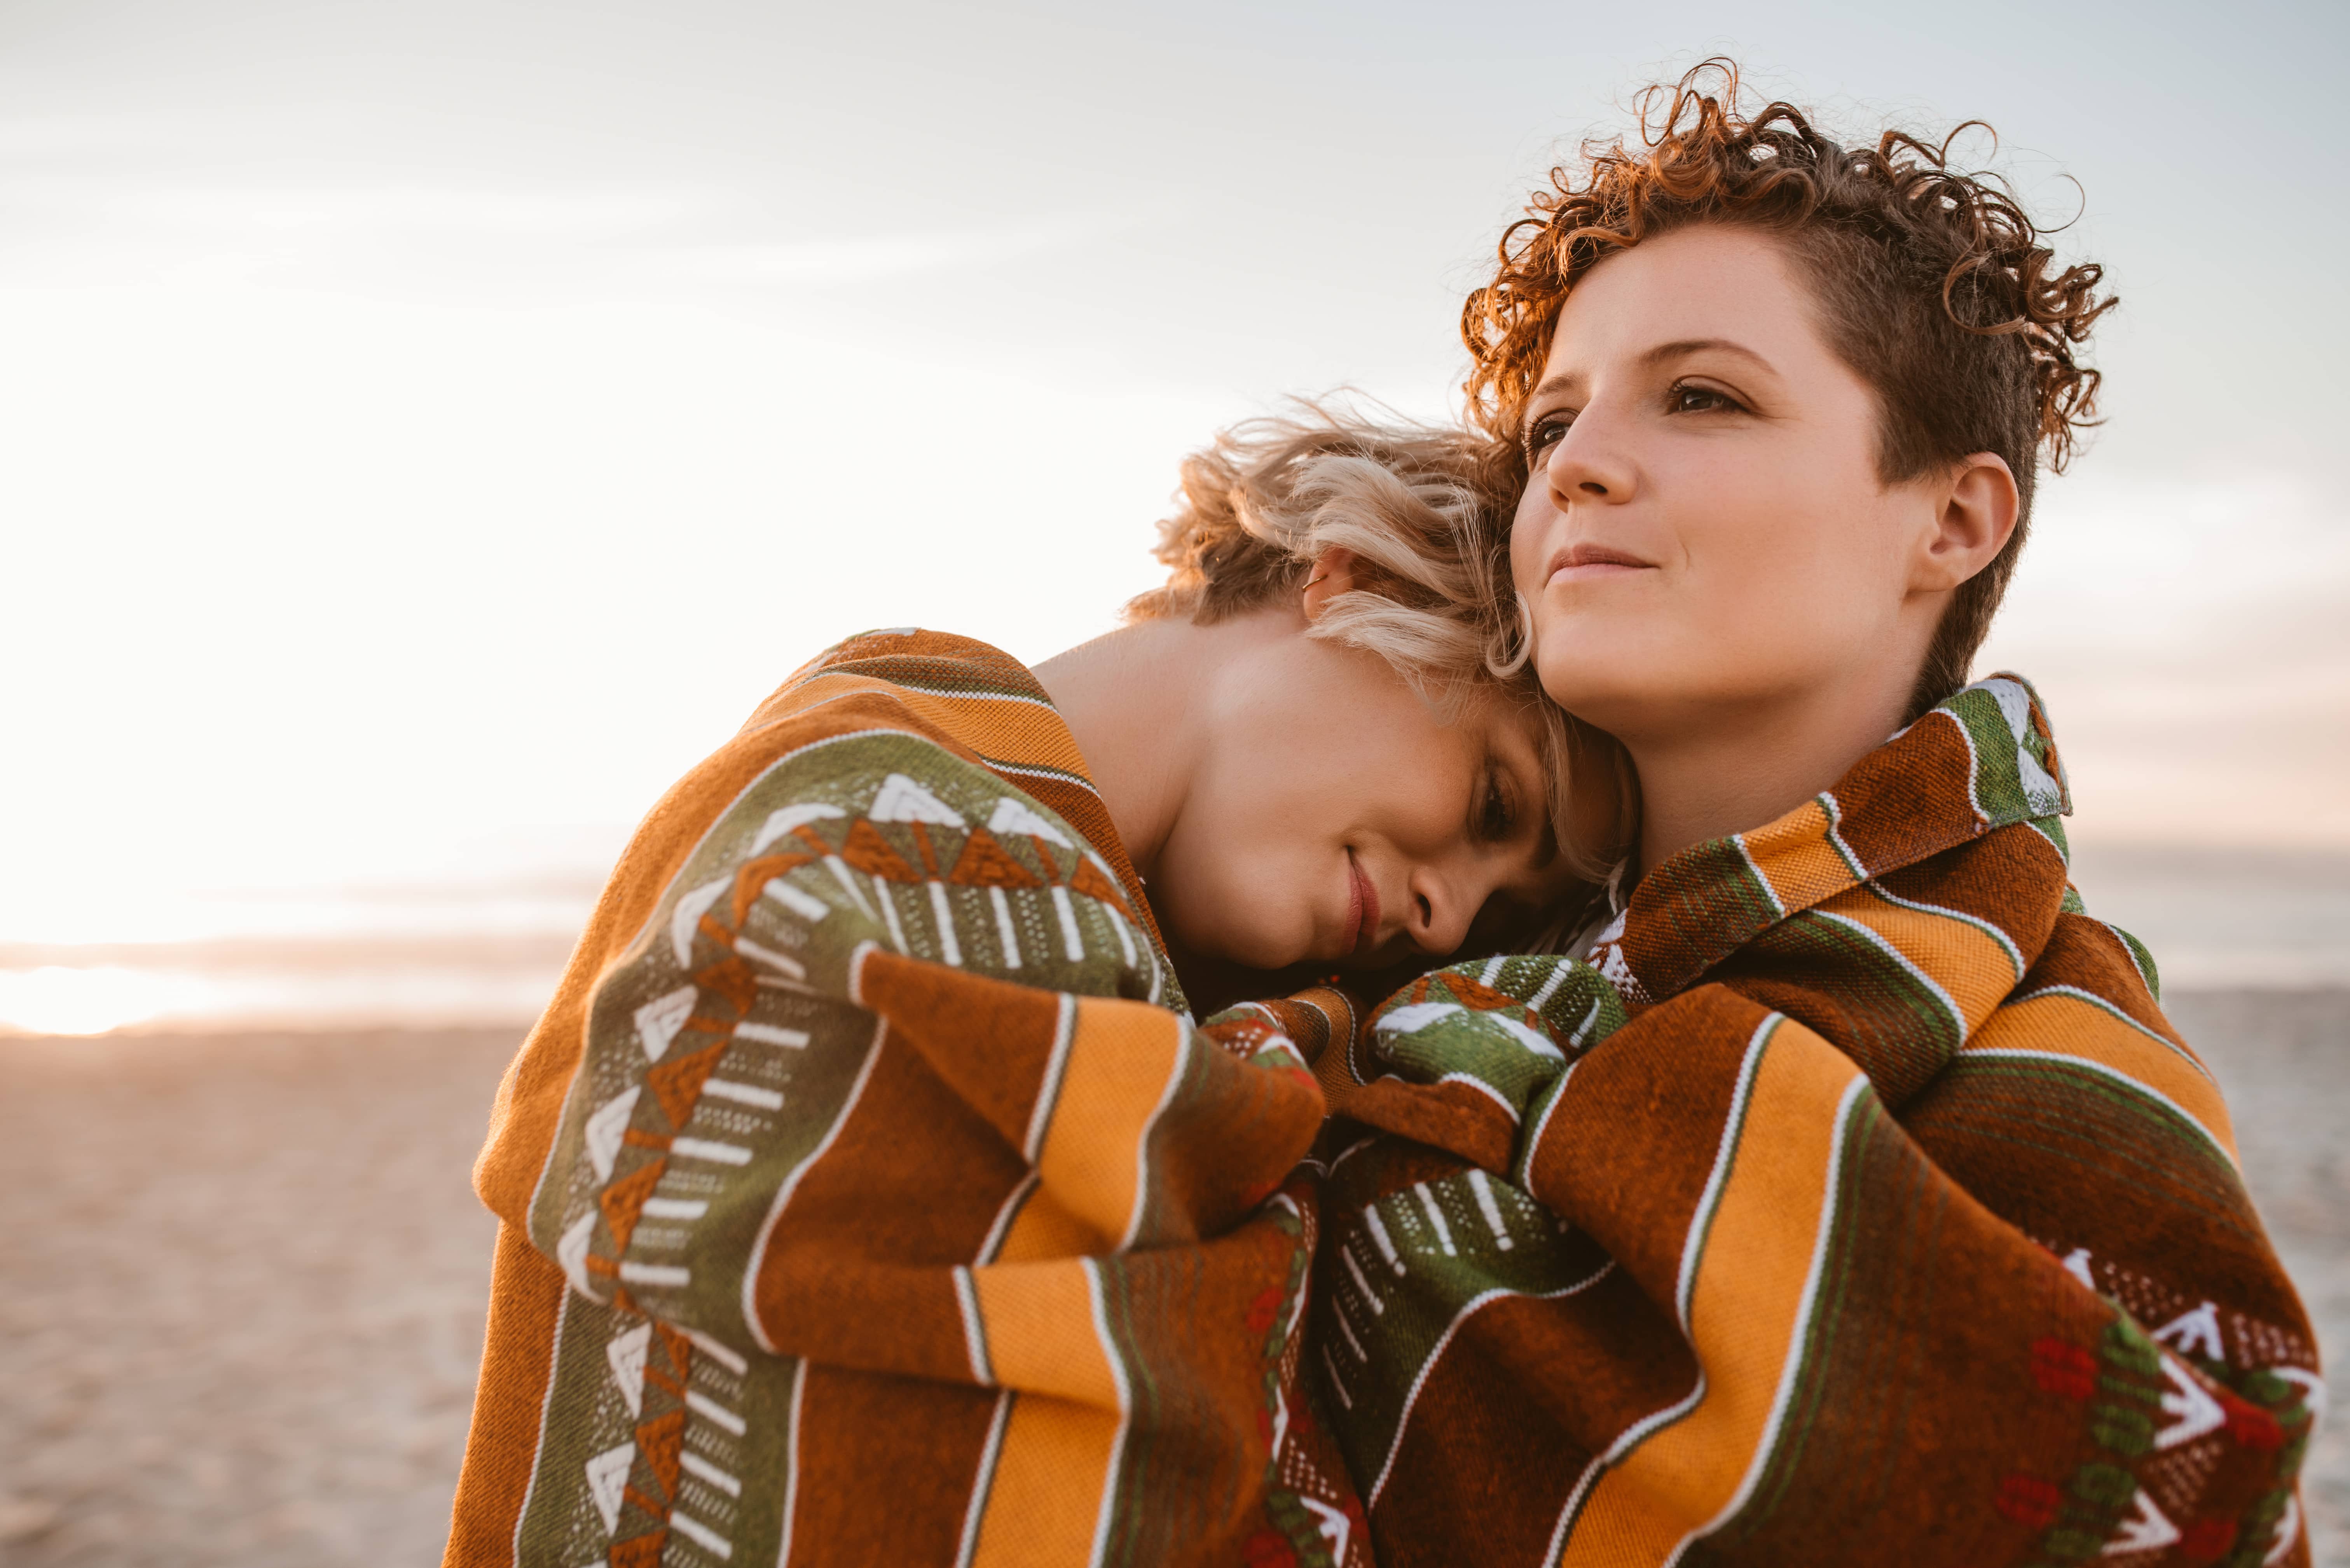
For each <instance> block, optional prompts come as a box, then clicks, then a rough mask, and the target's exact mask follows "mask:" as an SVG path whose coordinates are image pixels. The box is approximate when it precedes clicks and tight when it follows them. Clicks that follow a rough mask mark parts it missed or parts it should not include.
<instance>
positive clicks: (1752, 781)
mask: <svg viewBox="0 0 2350 1568" xmlns="http://www.w3.org/2000/svg"><path fill="white" fill-rule="evenodd" d="M1907 707H1908V686H1907V685H1906V684H1905V685H1901V686H1899V687H1894V686H1892V685H1891V684H1890V683H1889V682H1887V681H1885V680H1882V679H1879V680H1874V681H1870V682H1867V683H1866V684H1864V685H1858V686H1855V687H1846V688H1843V689H1837V688H1834V687H1831V688H1829V689H1826V690H1814V691H1805V692H1802V693H1798V694H1795V695H1793V696H1791V697H1789V698H1787V699H1785V700H1783V701H1746V702H1741V703H1738V704H1735V705H1729V706H1725V707H1724V708H1722V709H1718V710H1711V711H1706V712H1704V713H1703V714H1702V715H1701V716H1700V717H1699V718H1698V719H1696V720H1695V722H1683V723H1678V724H1672V725H1668V726H1659V728H1658V729H1656V730H1653V731H1646V732H1638V733H1635V734H1629V735H1623V736H1622V737H1621V739H1622V740H1623V741H1624V744H1625V748H1626V750H1627V751H1628V752H1630V753H1631V755H1632V762H1633V765H1634V766H1635V767H1636V768H1638V771H1639V775H1640V858H1639V868H1640V869H1641V870H1643V871H1646V870H1648V869H1651V868H1653V867H1658V866H1660V865H1662V864H1663V863H1664V862H1665V861H1667V860H1669V859H1670V858H1671V857H1673V856H1675V855H1678V854H1679V853H1680V852H1681V851H1682V850H1684V849H1687V848H1688V847H1690V846H1691V845H1693V844H1702V843H1704V842H1705V841H1706V840H1708V839H1712V838H1721V837H1725V836H1729V835H1731V834H1733V833H1743V832H1746V831H1748V830H1749V829H1752V828H1756V827H1760V826H1763V825H1764V824H1765V823H1768V822H1771V821H1773V820H1775V819H1776V818H1778V817H1780V816H1783V815H1786V814H1787V813H1788V812H1790V811H1792V810H1794V808H1795V807H1796V806H1798V805H1802V804H1803V803H1804V801H1806V800H1809V799H1811V798H1812V797H1813V796H1814V795H1815V794H1819V793H1820V792H1821V791H1822V790H1825V789H1828V788H1830V787H1832V786H1833V785H1834V784H1835V782H1836V781H1837V780H1838V779H1840V778H1842V777H1844V775H1845V774H1846V773H1847V772H1849V771H1850V770H1851V768H1852V765H1853V764H1854V763H1857V762H1858V761H1860V759H1861V758H1863V757H1865V756H1866V755H1867V754H1868V753H1870V752H1872V751H1874V750H1876V749H1877V747H1878V746H1880V745H1882V744H1884V743H1885V741H1886V739H1887V737H1888V736H1890V735H1891V734H1892V733H1893V732H1895V731H1897V730H1898V729H1899V728H1900V727H1901V721H1902V718H1903V716H1904V713H1905V711H1906V709H1907Z"/></svg>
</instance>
